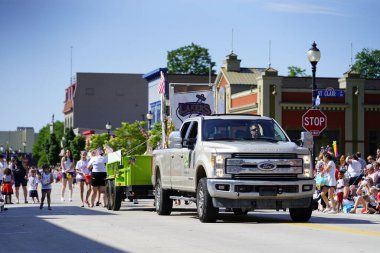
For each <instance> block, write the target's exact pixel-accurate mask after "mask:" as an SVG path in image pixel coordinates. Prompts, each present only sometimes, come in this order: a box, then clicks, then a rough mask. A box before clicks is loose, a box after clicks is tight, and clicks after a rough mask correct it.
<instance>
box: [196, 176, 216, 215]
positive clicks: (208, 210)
mask: <svg viewBox="0 0 380 253" xmlns="http://www.w3.org/2000/svg"><path fill="white" fill-rule="evenodd" d="M197 212H198V216H199V220H200V221H201V222H215V221H216V219H217V218H218V213H219V208H215V207H214V205H213V204H212V198H211V196H210V194H209V192H208V190H207V178H205V177H204V178H201V180H199V183H198V187H197Z"/></svg>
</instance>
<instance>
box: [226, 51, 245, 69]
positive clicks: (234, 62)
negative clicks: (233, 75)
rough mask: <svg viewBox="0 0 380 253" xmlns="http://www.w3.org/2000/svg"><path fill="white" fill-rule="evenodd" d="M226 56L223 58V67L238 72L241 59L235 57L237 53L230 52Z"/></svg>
mask: <svg viewBox="0 0 380 253" xmlns="http://www.w3.org/2000/svg"><path fill="white" fill-rule="evenodd" d="M226 57H227V59H225V60H224V62H223V67H224V68H226V70H227V71H235V72H240V62H241V60H239V59H238V58H237V55H236V54H234V53H233V52H231V53H230V54H229V55H227V56H226Z"/></svg>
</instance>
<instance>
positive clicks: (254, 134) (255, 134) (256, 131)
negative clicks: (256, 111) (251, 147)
mask: <svg viewBox="0 0 380 253" xmlns="http://www.w3.org/2000/svg"><path fill="white" fill-rule="evenodd" d="M249 131H250V132H251V135H252V139H256V138H257V137H259V136H260V128H259V126H258V125H257V124H253V125H252V126H251V127H250V128H249Z"/></svg>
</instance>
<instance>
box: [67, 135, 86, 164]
mask: <svg viewBox="0 0 380 253" xmlns="http://www.w3.org/2000/svg"><path fill="white" fill-rule="evenodd" d="M85 146H86V138H85V137H84V136H80V135H78V136H75V137H74V139H73V140H72V141H71V143H70V150H71V152H72V153H73V158H74V160H75V161H79V160H80V158H81V157H80V152H81V151H82V150H84V149H85Z"/></svg>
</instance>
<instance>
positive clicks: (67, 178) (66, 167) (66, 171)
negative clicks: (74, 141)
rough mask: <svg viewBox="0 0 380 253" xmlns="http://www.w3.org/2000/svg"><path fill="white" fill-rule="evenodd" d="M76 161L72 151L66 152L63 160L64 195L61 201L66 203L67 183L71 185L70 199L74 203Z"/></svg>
mask: <svg viewBox="0 0 380 253" xmlns="http://www.w3.org/2000/svg"><path fill="white" fill-rule="evenodd" d="M74 164H75V162H74V160H73V156H72V155H71V152H70V150H66V153H65V155H64V156H63V157H62V160H61V170H62V194H61V201H65V190H66V186H67V183H69V191H70V197H69V201H70V202H71V201H73V177H74Z"/></svg>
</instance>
